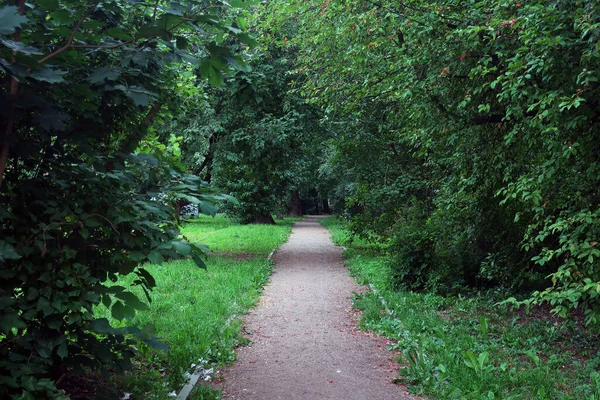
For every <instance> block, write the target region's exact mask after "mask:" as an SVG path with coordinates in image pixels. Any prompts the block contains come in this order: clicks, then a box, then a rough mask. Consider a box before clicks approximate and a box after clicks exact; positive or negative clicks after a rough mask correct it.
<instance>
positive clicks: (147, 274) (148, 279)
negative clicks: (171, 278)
mask: <svg viewBox="0 0 600 400" xmlns="http://www.w3.org/2000/svg"><path fill="white" fill-rule="evenodd" d="M136 274H137V275H138V276H140V277H142V278H144V279H145V280H146V282H147V285H148V287H149V288H153V287H155V286H156V281H155V280H154V277H153V276H152V275H151V274H150V272H148V271H146V270H145V269H144V268H139V269H138V270H137V271H136Z"/></svg>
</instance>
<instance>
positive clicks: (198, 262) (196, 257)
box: [192, 254, 206, 269]
mask: <svg viewBox="0 0 600 400" xmlns="http://www.w3.org/2000/svg"><path fill="white" fill-rule="evenodd" d="M192 260H194V262H195V263H196V265H197V266H198V267H200V268H202V269H206V263H205V262H204V261H203V260H202V259H201V258H200V256H199V255H197V254H194V255H192Z"/></svg>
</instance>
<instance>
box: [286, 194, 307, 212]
mask: <svg viewBox="0 0 600 400" xmlns="http://www.w3.org/2000/svg"><path fill="white" fill-rule="evenodd" d="M288 215H290V216H292V217H301V216H303V215H304V207H302V199H301V198H300V192H298V191H297V190H292V197H291V199H290V203H289V205H288Z"/></svg>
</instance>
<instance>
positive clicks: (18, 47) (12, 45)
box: [0, 39, 43, 55]
mask: <svg viewBox="0 0 600 400" xmlns="http://www.w3.org/2000/svg"><path fill="white" fill-rule="evenodd" d="M0 43H2V44H3V45H5V46H6V47H8V48H9V49H11V50H14V51H16V52H19V53H23V54H27V55H40V54H43V53H42V51H41V50H38V49H36V48H35V47H32V46H26V45H24V44H23V43H22V42H15V41H14V40H8V39H0Z"/></svg>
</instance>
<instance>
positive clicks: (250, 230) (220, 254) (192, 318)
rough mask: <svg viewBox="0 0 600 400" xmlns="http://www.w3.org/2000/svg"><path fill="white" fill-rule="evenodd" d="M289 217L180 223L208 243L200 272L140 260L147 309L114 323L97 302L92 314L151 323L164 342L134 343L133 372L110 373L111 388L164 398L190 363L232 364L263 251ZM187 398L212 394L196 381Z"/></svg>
mask: <svg viewBox="0 0 600 400" xmlns="http://www.w3.org/2000/svg"><path fill="white" fill-rule="evenodd" d="M294 221H295V220H294V219H286V220H284V221H278V222H279V223H278V224H277V225H276V226H266V225H245V226H241V225H238V224H234V223H232V222H231V221H230V220H228V219H227V218H224V217H222V216H217V217H216V218H211V217H200V218H198V219H195V220H193V221H190V222H189V223H187V224H186V225H185V226H184V228H183V233H184V235H185V236H186V237H187V238H188V239H189V240H191V241H194V242H201V243H206V244H208V245H209V246H210V247H211V250H213V252H214V253H211V254H210V255H209V256H208V257H207V260H206V264H207V267H208V268H207V269H206V270H202V269H200V268H198V267H197V266H196V265H195V263H194V262H193V261H191V260H178V261H172V262H167V263H164V264H162V265H146V266H145V268H146V269H147V270H148V271H149V272H150V273H151V274H152V275H153V276H154V278H155V279H156V282H157V287H156V288H155V289H154V290H153V292H152V293H151V297H152V302H151V303H150V304H149V309H148V310H147V311H142V312H138V313H137V314H136V316H135V317H134V319H133V320H131V321H125V322H119V321H115V320H112V318H111V315H110V311H109V310H107V309H106V308H104V307H103V306H100V307H98V308H97V310H96V315H97V317H99V318H102V317H106V318H108V319H109V320H110V321H111V324H112V325H113V326H122V325H124V324H127V325H137V326H145V325H146V324H149V323H150V324H153V325H154V334H155V335H156V337H157V338H158V339H159V340H160V341H161V342H162V343H165V344H167V345H168V346H169V350H167V351H159V350H156V349H152V348H150V347H148V346H147V345H145V344H143V343H140V344H139V346H138V347H139V356H138V358H137V359H136V360H135V363H134V365H135V368H134V371H133V372H131V373H128V374H126V375H124V376H116V377H115V378H114V380H113V383H114V385H116V386H117V387H118V388H120V389H121V390H123V391H126V392H131V393H133V395H134V396H137V397H135V398H149V397H151V398H153V399H168V398H169V397H168V393H169V392H172V391H176V392H177V391H179V389H180V388H181V386H182V384H183V383H184V381H185V376H184V374H185V373H186V372H189V371H191V365H192V364H198V363H199V362H202V363H205V365H206V367H205V368H209V367H211V366H214V367H215V368H217V367H218V366H222V365H225V364H227V363H231V362H232V361H234V360H235V351H234V350H235V347H236V346H237V345H239V344H240V343H242V342H243V339H242V338H241V336H240V329H241V326H242V318H241V316H242V315H243V314H244V313H246V312H247V311H248V309H249V308H251V307H252V306H253V305H254V304H255V303H256V301H257V299H258V297H259V295H260V293H261V288H262V286H263V285H264V284H265V283H266V282H267V281H268V278H269V275H270V273H271V262H270V261H269V260H267V257H266V256H267V255H268V254H269V253H270V252H271V251H272V250H273V249H274V248H276V247H278V246H280V245H281V244H283V243H284V242H285V241H286V240H287V237H288V236H289V234H290V232H291V225H292V224H293V222H294ZM133 280H134V278H133V277H132V276H126V277H123V278H121V279H119V281H118V282H117V283H115V284H118V285H122V286H126V287H127V286H129V285H131V283H132V282H133ZM138 289H140V288H137V287H133V288H132V292H134V293H136V294H137V295H138V297H139V298H140V299H143V298H144V295H143V293H142V291H141V289H140V290H138ZM199 360H201V361H199ZM106 398H107V397H103V399H106ZM190 398H191V399H196V400H199V399H216V398H219V395H218V392H217V391H215V390H213V389H211V388H210V387H206V386H202V387H200V388H197V389H195V390H194V392H193V393H192V395H191V397H190Z"/></svg>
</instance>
